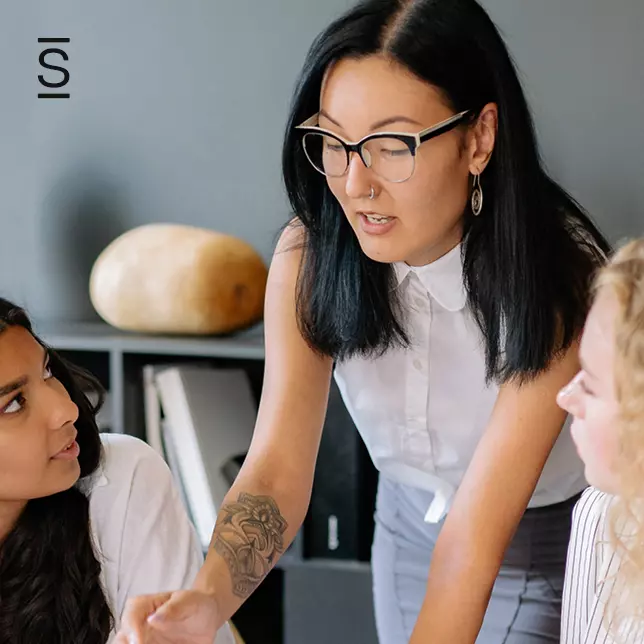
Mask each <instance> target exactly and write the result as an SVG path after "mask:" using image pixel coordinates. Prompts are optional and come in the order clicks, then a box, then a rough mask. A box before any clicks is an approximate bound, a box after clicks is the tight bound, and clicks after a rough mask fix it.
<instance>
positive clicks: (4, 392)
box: [0, 349, 49, 398]
mask: <svg viewBox="0 0 644 644" xmlns="http://www.w3.org/2000/svg"><path fill="white" fill-rule="evenodd" d="M43 354H44V355H43V361H42V363H43V367H44V366H45V365H46V364H47V363H48V362H49V351H47V350H46V349H43ZM28 383H29V376H22V377H21V378H18V380H14V381H13V382H10V383H8V384H6V385H3V386H2V387H0V398H4V397H5V396H8V395H9V394H11V393H13V392H14V391H18V389H22V388H23V387H25V386H26V385H27V384H28Z"/></svg>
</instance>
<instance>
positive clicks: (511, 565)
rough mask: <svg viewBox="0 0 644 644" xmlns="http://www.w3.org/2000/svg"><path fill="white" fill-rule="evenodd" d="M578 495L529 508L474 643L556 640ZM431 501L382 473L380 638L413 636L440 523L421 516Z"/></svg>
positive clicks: (391, 643) (390, 643)
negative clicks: (571, 529) (553, 503)
mask: <svg viewBox="0 0 644 644" xmlns="http://www.w3.org/2000/svg"><path fill="white" fill-rule="evenodd" d="M578 498H579V496H578V495H576V496H575V497H574V498H572V499H570V500H568V501H565V502H563V503H559V504H556V505H551V506H547V507H544V508H535V509H531V510H527V511H526V513H525V515H524V517H523V518H522V520H521V522H520V524H519V527H518V529H517V532H516V535H515V537H514V539H513V541H512V543H511V544H510V547H509V548H508V551H507V552H506V556H505V560H504V562H503V565H502V567H501V570H500V572H499V576H498V577H497V580H496V583H495V584H494V589H493V591H492V597H491V599H490V603H489V605H488V609H487V613H486V615H485V620H484V622H483V627H482V629H481V632H480V634H479V637H478V639H477V640H476V643H477V644H545V643H546V642H547V643H552V642H559V632H560V620H561V595H562V590H563V582H564V572H565V565H566V553H567V549H568V541H569V538H570V525H571V518H572V510H573V507H574V505H575V503H576V501H577V499H578ZM431 500H432V493H431V492H425V491H423V490H418V489H415V488H411V487H408V486H405V485H401V484H399V483H394V482H392V481H391V480H390V479H387V478H386V477H384V476H381V477H380V483H379V486H378V501H377V506H376V529H375V535H374V542H373V550H372V571H373V594H374V605H375V612H376V626H377V630H378V638H379V640H380V643H381V644H405V643H406V642H408V641H409V638H410V637H411V633H412V630H413V628H414V624H415V623H416V619H417V617H418V613H419V612H420V607H421V604H422V602H423V598H424V596H425V587H426V583H427V574H428V571H429V564H430V560H431V556H432V552H433V550H434V545H435V543H436V539H437V538H438V533H439V532H440V529H441V527H442V523H438V524H428V523H425V522H424V521H423V518H424V515H425V512H426V510H427V507H428V506H429V504H430V502H431ZM454 618H455V619H458V616H457V615H455V616H454Z"/></svg>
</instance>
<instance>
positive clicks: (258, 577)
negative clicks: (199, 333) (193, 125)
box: [194, 227, 332, 622]
mask: <svg viewBox="0 0 644 644" xmlns="http://www.w3.org/2000/svg"><path fill="white" fill-rule="evenodd" d="M300 230H301V229H298V228H293V227H291V228H289V229H288V230H287V231H285V233H284V234H283V235H282V238H281V239H280V242H279V244H278V247H277V249H276V251H275V255H274V257H273V261H272V264H271V268H270V271H269V277H268V284H267V290H266V303H265V318H264V319H265V335H266V361H265V372H264V386H263V391H262V398H261V402H260V407H259V413H258V418H257V424H256V426H255V432H254V435H253V440H252V444H251V447H250V451H249V453H248V456H247V457H246V460H245V462H244V466H243V467H242V469H241V471H240V473H239V475H238V477H237V479H236V481H235V483H234V485H233V486H232V488H231V490H230V492H229V494H228V495H227V496H226V498H225V500H224V503H223V505H222V507H221V509H220V512H219V515H218V518H217V524H216V526H215V530H214V534H213V538H212V542H211V548H210V551H209V553H208V556H207V558H206V562H205V563H204V566H203V567H202V569H201V571H200V573H199V575H198V577H197V580H196V581H195V585H194V587H195V588H196V589H199V590H202V591H206V592H212V593H213V594H214V595H215V597H216V600H217V606H218V614H219V618H220V621H221V622H224V621H225V620H227V619H229V618H230V617H231V616H232V615H233V614H234V613H235V611H236V610H237V609H238V608H239V606H240V605H241V604H242V603H243V601H244V600H245V599H246V598H247V597H248V596H249V595H250V594H251V593H252V592H253V590H254V589H255V588H256V587H257V586H258V585H259V584H260V583H261V581H262V580H263V579H264V577H265V576H266V575H267V574H268V572H269V571H270V569H271V568H272V567H273V566H274V565H275V563H276V561H277V560H278V559H279V557H280V556H281V555H282V553H283V552H284V550H285V549H286V548H287V547H288V544H289V543H290V542H291V541H292V540H293V538H294V536H295V534H296V533H297V531H298V529H299V527H300V525H301V524H302V521H303V520H304V517H305V515H306V510H307V508H308V504H309V501H310V497H311V488H312V485H313V474H314V470H315V461H316V458H317V452H318V449H319V444H320V437H321V432H322V426H323V422H324V416H325V413H326V404H327V400H328V394H329V385H330V378H331V368H332V361H331V359H329V358H325V357H320V356H318V355H316V354H315V353H314V352H313V351H312V350H311V348H310V347H309V346H308V345H307V344H306V342H305V341H304V339H303V338H302V336H301V334H300V332H299V329H298V325H297V320H296V315H295V287H296V280H297V274H298V270H299V265H300V260H301V250H299V249H298V248H297V247H296V246H297V243H298V238H299V235H300V234H301V232H300ZM294 247H295V248H294Z"/></svg>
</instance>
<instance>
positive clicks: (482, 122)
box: [468, 103, 499, 174]
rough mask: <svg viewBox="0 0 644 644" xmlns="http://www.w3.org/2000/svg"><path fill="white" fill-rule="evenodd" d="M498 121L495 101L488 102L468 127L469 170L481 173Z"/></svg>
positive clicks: (490, 148) (492, 145) (488, 159)
mask: <svg viewBox="0 0 644 644" xmlns="http://www.w3.org/2000/svg"><path fill="white" fill-rule="evenodd" d="M498 123H499V109H498V107H497V105H496V103H488V104H487V105H486V106H485V107H484V108H483V109H482V110H481V112H480V114H479V116H478V118H477V119H476V122H475V123H474V124H473V125H472V126H471V128H470V135H469V142H468V152H469V158H470V163H469V166H470V172H471V173H472V174H481V173H482V172H483V170H485V168H486V166H487V164H488V163H489V161H490V157H491V156H492V152H493V150H494V144H495V143H496V132H497V128H498Z"/></svg>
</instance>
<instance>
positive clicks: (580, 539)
mask: <svg viewBox="0 0 644 644" xmlns="http://www.w3.org/2000/svg"><path fill="white" fill-rule="evenodd" d="M613 500H614V497H612V496H611V495H609V494H606V493H604V492H601V491H599V490H597V489H595V488H592V487H590V488H588V489H586V490H585V491H584V493H583V494H582V496H581V498H580V499H579V501H578V502H577V505H576V506H575V509H574V512H573V518H572V531H571V536H570V545H569V547H568V559H567V563H566V576H565V582H564V591H563V603H562V611H561V644H615V639H614V638H613V637H612V636H611V633H610V632H609V628H608V624H607V621H608V620H607V619H605V618H604V616H605V612H606V607H607V604H608V600H609V599H610V597H611V594H612V592H613V591H614V590H615V589H614V586H615V582H614V579H615V575H616V573H617V571H618V569H619V559H618V556H617V553H616V552H615V550H614V549H613V547H612V546H611V543H610V534H609V527H608V511H609V509H610V506H611V504H612V502H613ZM627 626H630V628H627V630H629V631H632V632H628V633H624V634H623V635H620V637H619V644H631V643H636V642H638V643H639V642H644V633H643V632H642V630H641V629H640V630H639V632H638V633H636V632H635V629H634V625H633V624H632V623H631V624H630V625H627ZM622 632H623V630H622Z"/></svg>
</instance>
